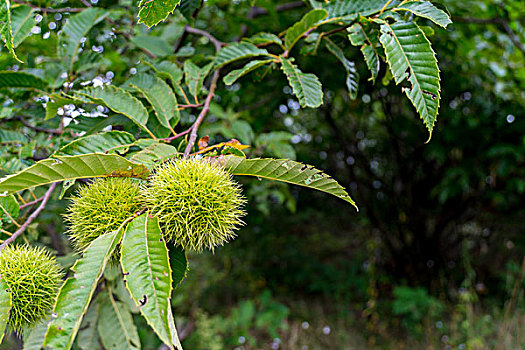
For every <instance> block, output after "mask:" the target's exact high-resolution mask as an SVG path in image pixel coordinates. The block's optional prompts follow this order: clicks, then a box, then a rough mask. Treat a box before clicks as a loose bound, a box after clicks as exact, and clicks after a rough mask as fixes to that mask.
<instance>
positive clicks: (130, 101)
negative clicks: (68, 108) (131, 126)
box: [75, 85, 151, 134]
mask: <svg viewBox="0 0 525 350" xmlns="http://www.w3.org/2000/svg"><path fill="white" fill-rule="evenodd" d="M75 94H76V95H78V96H84V97H87V98H88V99H89V100H91V102H92V103H98V104H102V105H104V106H106V107H108V108H109V109H111V110H112V111H113V112H115V113H120V114H122V115H124V116H126V117H127V118H129V119H130V120H131V121H132V122H134V123H135V124H137V125H138V126H139V127H140V128H141V129H142V130H145V131H146V132H148V133H149V134H151V132H150V131H149V129H148V128H147V127H146V124H147V122H148V117H149V116H148V111H147V110H146V107H144V105H143V104H142V103H141V102H140V101H139V100H138V99H137V98H136V97H134V96H132V95H131V94H130V93H129V92H127V91H126V90H124V89H121V88H119V87H116V86H113V85H108V86H103V87H96V88H94V87H92V88H87V89H84V90H81V91H77V92H75Z"/></svg>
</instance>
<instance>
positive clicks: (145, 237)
mask: <svg viewBox="0 0 525 350" xmlns="http://www.w3.org/2000/svg"><path fill="white" fill-rule="evenodd" d="M121 264H122V271H123V272H124V275H125V278H126V281H127V283H126V286H127V288H128V290H129V292H130V294H131V296H132V298H133V300H134V301H135V303H136V305H137V306H138V307H139V309H140V313H141V314H142V315H143V316H144V318H145V319H146V321H147V322H148V324H149V325H150V326H151V328H152V329H153V330H154V331H155V333H156V334H157V335H158V337H159V338H160V339H161V340H162V341H163V342H164V343H165V344H169V345H173V344H174V342H175V339H174V338H173V336H172V334H171V332H170V320H169V319H168V313H169V310H168V309H170V308H171V305H170V298H171V291H172V288H173V287H172V283H173V279H172V271H171V267H170V263H169V256H168V249H167V248H166V243H165V242H164V239H163V238H162V235H161V232H160V228H159V223H158V219H157V218H151V217H149V214H148V213H146V214H143V215H141V216H139V217H137V218H135V219H134V220H133V221H132V222H131V223H130V224H129V226H128V229H127V230H126V232H125V234H124V238H123V240H122V257H121Z"/></svg>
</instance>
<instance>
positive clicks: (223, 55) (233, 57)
mask: <svg viewBox="0 0 525 350" xmlns="http://www.w3.org/2000/svg"><path fill="white" fill-rule="evenodd" d="M269 55H270V54H269V52H268V51H266V50H265V49H260V48H258V47H257V46H255V45H253V44H251V43H247V42H241V43H232V44H230V45H228V46H225V47H223V48H222V49H220V51H219V52H218V53H217V57H216V58H215V68H220V67H222V66H224V65H227V64H228V63H231V62H234V61H237V60H242V59H244V58H250V57H257V56H269Z"/></svg>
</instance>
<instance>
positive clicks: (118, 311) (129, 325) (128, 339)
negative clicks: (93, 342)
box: [97, 291, 141, 350]
mask: <svg viewBox="0 0 525 350" xmlns="http://www.w3.org/2000/svg"><path fill="white" fill-rule="evenodd" d="M103 296H104V299H103V301H102V302H101V305H100V317H99V319H98V325H97V328H98V334H99V335H100V340H102V344H103V345H104V347H105V348H106V349H114V350H140V348H141V345H140V339H139V334H138V332H137V327H136V326H135V324H134V323H133V316H132V315H131V312H130V310H129V308H128V306H127V305H126V304H124V303H121V302H118V301H116V300H115V299H113V295H112V293H111V292H110V291H108V292H107V293H104V295H103Z"/></svg>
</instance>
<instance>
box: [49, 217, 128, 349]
mask: <svg viewBox="0 0 525 350" xmlns="http://www.w3.org/2000/svg"><path fill="white" fill-rule="evenodd" d="M124 230H125V224H123V225H122V226H121V227H120V228H119V229H118V230H117V231H115V232H111V233H107V234H105V235H102V236H100V237H98V238H97V239H95V240H94V241H93V242H92V243H91V244H90V246H89V247H88V248H87V249H86V251H85V252H84V256H83V257H82V258H80V259H78V260H77V262H76V263H75V265H74V266H73V267H72V270H73V271H75V274H74V275H73V277H70V278H68V279H67V280H66V282H64V285H63V286H62V287H61V288H60V291H59V293H58V297H57V301H56V303H55V307H54V310H53V315H52V316H53V320H52V321H51V323H50V324H49V328H48V330H47V333H46V338H45V341H44V346H49V347H51V348H54V349H61V350H69V349H71V346H72V345H73V341H74V340H75V337H76V335H77V332H78V330H79V328H80V324H81V322H82V318H83V317H84V314H85V313H86V311H87V308H88V306H89V303H90V301H91V298H92V297H93V293H94V292H95V288H96V287H97V284H98V280H99V279H100V277H101V276H102V273H103V272H104V268H105V267H106V264H107V262H108V261H109V259H110V257H111V255H112V254H113V252H114V251H115V248H116V246H117V244H118V243H119V242H120V240H121V239H122V235H123V233H124Z"/></svg>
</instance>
